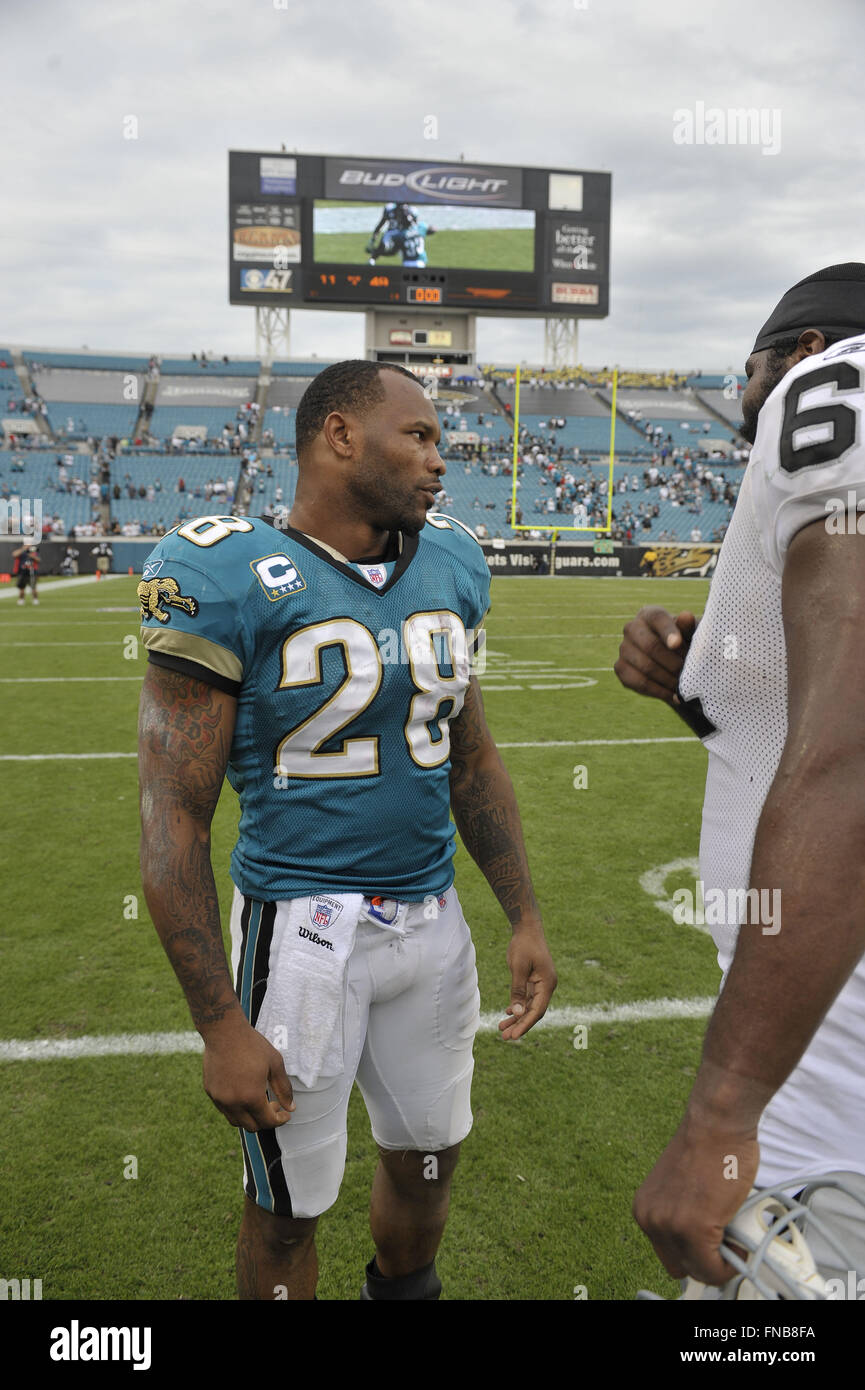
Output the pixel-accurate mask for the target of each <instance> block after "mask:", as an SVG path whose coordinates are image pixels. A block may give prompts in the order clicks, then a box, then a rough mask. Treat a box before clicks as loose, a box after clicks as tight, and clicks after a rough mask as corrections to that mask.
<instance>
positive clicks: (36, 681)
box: [0, 676, 143, 685]
mask: <svg viewBox="0 0 865 1390" xmlns="http://www.w3.org/2000/svg"><path fill="white" fill-rule="evenodd" d="M142 679H143V677H142V676H0V685H69V684H70V683H71V682H72V681H79V682H80V681H138V682H139V683H140V682H141V680H142Z"/></svg>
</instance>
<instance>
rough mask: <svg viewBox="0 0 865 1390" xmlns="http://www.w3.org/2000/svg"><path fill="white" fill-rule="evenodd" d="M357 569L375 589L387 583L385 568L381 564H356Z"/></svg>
mask: <svg viewBox="0 0 865 1390" xmlns="http://www.w3.org/2000/svg"><path fill="white" fill-rule="evenodd" d="M358 569H359V570H360V572H361V574H363V575H365V577H366V578H367V579H368V580H369V582H370V584H374V585H375V587H376V588H377V589H380V588H381V586H382V584H386V583H387V570H386V569H383V568H382V566H381V565H358Z"/></svg>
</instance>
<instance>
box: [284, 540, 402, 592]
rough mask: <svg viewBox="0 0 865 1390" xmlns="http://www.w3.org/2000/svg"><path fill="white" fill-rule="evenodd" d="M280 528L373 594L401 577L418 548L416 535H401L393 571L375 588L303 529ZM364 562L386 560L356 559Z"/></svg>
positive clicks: (388, 587) (361, 562) (359, 562)
mask: <svg viewBox="0 0 865 1390" xmlns="http://www.w3.org/2000/svg"><path fill="white" fill-rule="evenodd" d="M280 529H281V530H282V534H283V535H285V536H289V537H290V538H291V540H293V541H296V542H297V543H298V544H299V545H302V546H303V547H304V549H305V550H309V551H311V552H312V554H313V555H317V556H318V558H319V559H320V560H325V561H326V562H327V563H328V564H329V565H330V566H331V567H332V568H333V569H335V570H339V572H340V574H344V575H346V576H347V577H348V578H349V579H353V580H354V582H355V584H360V586H361V588H362V589H368V590H369V591H370V592H371V593H373V594H386V593H387V591H388V589H392V588H393V586H394V584H396V583H397V581H398V580H399V579H400V578H401V577H402V575H403V574H405V572H406V570H407V569H408V567H409V565H410V564H411V562H412V560H413V559H414V556H415V553H416V551H417V548H418V540H419V538H418V536H406V535H404V534H403V535H402V536H401V539H402V546H401V549H400V553H399V557H398V559H397V562H396V564H395V565H394V567H393V573H392V574H391V576H390V579H388V581H387V583H386V584H382V586H381V588H377V587H376V585H375V584H370V582H369V580H368V579H365V578H364V576H363V575H362V574H359V573H358V572H357V570H355V569H352V567H351V565H346V564H343V562H342V560H337V559H336V558H335V556H333V555H331V553H330V551H329V550H325V548H324V546H321V545H319V544H318V542H317V541H314V540H313V539H312V537H311V536H308V535H307V534H306V532H305V531H298V530H296V529H295V527H294V526H285V527H283V528H280ZM391 544H392V542H390V541H389V542H388V551H389V550H390V548H391ZM385 553H388V552H385ZM366 563H369V564H371V565H374V564H376V563H379V564H384V563H386V562H385V561H382V560H381V559H380V558H379V559H378V561H376V559H371V560H369V561H365V560H359V561H358V564H366ZM387 563H389V562H387Z"/></svg>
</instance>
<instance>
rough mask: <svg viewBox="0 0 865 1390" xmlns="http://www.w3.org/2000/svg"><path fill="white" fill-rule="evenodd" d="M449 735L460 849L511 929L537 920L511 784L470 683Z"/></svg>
mask: <svg viewBox="0 0 865 1390" xmlns="http://www.w3.org/2000/svg"><path fill="white" fill-rule="evenodd" d="M450 729H451V772H450V787H451V807H452V809H453V813H454V820H455V821H456V826H457V830H458V831H459V833H460V835H461V837H462V841H463V844H464V845H465V847H466V849H467V850H468V852H469V854H470V855H471V856H472V858H473V859H474V861H475V863H476V864H477V865H478V867H479V868H480V869H481V871H482V872H483V874H484V875H485V877H486V879H487V881H488V883H489V885H490V887H491V888H492V890H493V892H494V893H495V895H496V897H497V898H498V900H499V902H500V903H501V906H502V909H503V910H504V912H505V914H506V915H507V918H508V921H509V922H510V923H511V925H512V926H515V927H516V926H519V925H520V923H521V922H524V921H526V920H530V919H534V920H537V919H539V917H540V910H539V908H538V903H537V900H536V898H535V895H534V891H533V889H532V880H531V875H530V873H529V865H528V859H527V857H526V848H525V844H524V842H523V830H522V824H521V822H520V813H519V810H518V809H517V800H516V796H515V795H514V789H513V784H512V783H511V779H510V777H509V776H508V773H507V769H506V768H505V766H504V763H503V762H502V760H501V758H500V757H499V754H498V751H497V750H496V747H495V744H494V743H493V741H492V737H491V736H490V733H489V730H488V729H487V726H486V721H485V719H484V712H483V702H482V700H481V696H480V690H479V688H478V686H477V682H476V681H475V680H474V679H473V680H472V682H471V684H470V686H469V690H468V693H467V695H466V700H465V704H464V705H463V709H462V711H461V713H460V715H459V717H458V718H457V719H456V720H454V721H453V723H452V724H451V726H450Z"/></svg>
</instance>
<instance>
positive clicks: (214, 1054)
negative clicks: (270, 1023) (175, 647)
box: [138, 665, 294, 1130]
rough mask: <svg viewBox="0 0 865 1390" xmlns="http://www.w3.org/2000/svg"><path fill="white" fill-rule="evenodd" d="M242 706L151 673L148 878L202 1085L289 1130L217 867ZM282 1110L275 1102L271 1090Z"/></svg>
mask: <svg viewBox="0 0 865 1390" xmlns="http://www.w3.org/2000/svg"><path fill="white" fill-rule="evenodd" d="M236 708H237V706H236V701H235V700H234V698H233V697H232V696H230V695H226V694H224V693H223V692H222V691H220V690H216V689H215V688H214V687H213V686H210V685H205V684H204V683H203V682H202V681H198V680H194V679H192V678H191V677H189V676H184V675H181V674H179V673H178V672H175V671H169V670H166V669H165V668H164V667H161V666H155V665H149V666H148V667H147V673H146V675H145V678H144V685H143V688H142V692H141V706H140V710H139V720H138V768H139V782H140V806H141V829H142V835H141V880H142V884H143V886H144V895H145V897H146V899H147V906H148V907H149V909H150V915H151V917H152V918H153V922H154V925H155V927H156V930H157V932H158V933H159V938H160V940H161V941H162V945H163V946H164V948H165V952H166V954H167V956H168V958H169V960H170V961H171V964H172V965H173V967H174V971H175V974H176V975H177V978H178V980H179V981H180V985H181V987H182V989H183V992H184V994H185V995H186V1002H187V1003H188V1005H189V1010H190V1013H191V1014H192V1021H193V1023H194V1024H195V1026H196V1028H197V1029H198V1031H199V1033H200V1034H201V1036H202V1037H203V1038H204V1044H205V1053H204V1084H205V1089H206V1090H207V1093H208V1095H209V1096H210V1098H211V1099H212V1100H213V1102H214V1104H215V1105H216V1107H217V1108H218V1109H219V1110H221V1111H222V1113H223V1114H224V1115H225V1117H226V1119H228V1120H229V1122H230V1123H231V1124H234V1125H239V1126H242V1127H243V1128H244V1129H249V1130H258V1129H261V1128H272V1127H273V1125H274V1124H283V1123H284V1122H285V1120H287V1119H288V1111H289V1109H293V1108H294V1105H293V1102H292V1096H291V1084H290V1082H289V1080H288V1077H287V1076H286V1075H285V1070H284V1068H283V1066H282V1058H281V1057H280V1054H279V1053H278V1052H277V1051H276V1049H275V1048H273V1047H271V1045H270V1043H269V1042H267V1040H266V1039H265V1038H264V1037H262V1036H261V1034H259V1033H256V1032H255V1030H254V1029H253V1028H252V1027H251V1026H250V1024H249V1023H248V1021H247V1019H246V1016H245V1014H244V1012H243V1009H242V1008H241V1005H240V1000H239V999H238V997H237V995H236V993H235V991H234V986H233V984H232V980H231V972H230V969H229V965H228V961H227V959H226V955H225V947H224V945H223V941H222V927H221V924H220V919H219V901H218V898H217V894H216V884H215V883H214V879H213V868H212V865H211V862H210V823H211V821H212V819H213V813H214V811H215V810H216V803H217V801H218V800H219V793H220V790H221V788H222V783H223V780H224V777H225V769H226V767H227V766H228V756H229V751H230V748H231V740H232V735H233V733H234V719H235V712H236ZM268 1084H269V1085H270V1087H271V1089H272V1090H273V1091H274V1093H275V1094H276V1095H278V1097H279V1099H280V1101H281V1102H283V1103H282V1104H277V1103H276V1102H273V1101H268V1099H267V1095H266V1087H267V1085H268Z"/></svg>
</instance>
